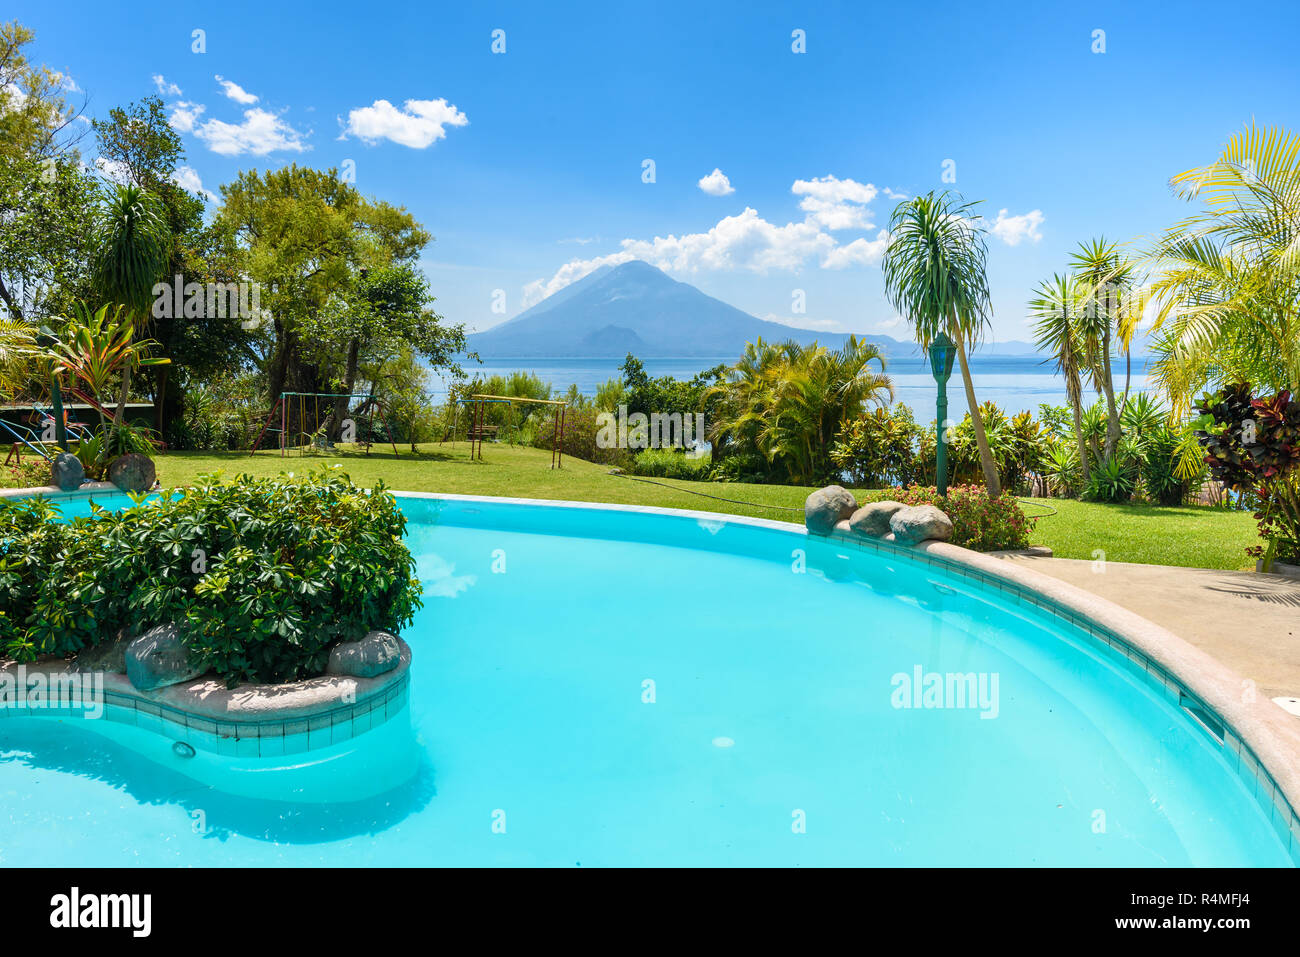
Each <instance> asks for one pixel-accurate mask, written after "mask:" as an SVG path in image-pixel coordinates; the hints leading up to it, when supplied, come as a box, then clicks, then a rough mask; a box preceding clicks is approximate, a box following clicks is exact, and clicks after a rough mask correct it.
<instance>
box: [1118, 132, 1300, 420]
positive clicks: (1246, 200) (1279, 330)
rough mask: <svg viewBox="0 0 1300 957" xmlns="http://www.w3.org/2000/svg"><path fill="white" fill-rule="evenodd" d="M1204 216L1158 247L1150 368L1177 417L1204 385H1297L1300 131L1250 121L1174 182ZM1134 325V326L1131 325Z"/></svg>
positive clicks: (1268, 388)
mask: <svg viewBox="0 0 1300 957" xmlns="http://www.w3.org/2000/svg"><path fill="white" fill-rule="evenodd" d="M1170 185H1171V186H1172V187H1173V189H1174V191H1175V194H1176V195H1177V196H1179V197H1180V198H1181V199H1184V200H1187V201H1188V202H1191V201H1194V200H1199V201H1200V202H1201V204H1202V208H1201V210H1200V211H1198V212H1196V213H1194V214H1192V215H1191V216H1189V217H1187V218H1186V219H1184V220H1182V221H1181V222H1179V223H1177V224H1176V225H1175V226H1173V227H1172V228H1171V229H1169V230H1168V231H1166V233H1165V234H1164V235H1163V236H1162V237H1161V238H1160V239H1159V240H1158V241H1157V242H1156V243H1155V244H1154V246H1153V247H1152V249H1151V250H1150V252H1149V258H1148V264H1149V266H1150V268H1151V270H1152V273H1153V279H1152V281H1151V283H1150V285H1149V287H1148V292H1149V293H1150V295H1151V296H1152V297H1153V298H1154V299H1155V302H1156V306H1157V309H1156V318H1155V323H1154V329H1155V330H1156V331H1157V332H1158V336H1157V338H1156V342H1155V350H1156V361H1155V362H1154V363H1153V365H1152V369H1151V373H1152V375H1153V377H1154V378H1155V379H1156V381H1158V382H1159V383H1160V385H1161V387H1162V388H1163V389H1164V391H1165V392H1166V393H1167V394H1168V396H1169V398H1170V401H1171V403H1172V405H1173V412H1174V414H1175V415H1185V414H1186V413H1187V411H1188V409H1189V408H1190V407H1191V404H1192V401H1193V398H1194V397H1195V396H1196V395H1197V394H1198V393H1199V392H1200V391H1201V390H1202V389H1205V388H1206V387H1207V386H1216V387H1219V386H1226V385H1229V384H1232V383H1236V382H1250V383H1253V384H1254V385H1255V386H1256V389H1257V391H1259V392H1264V393H1267V392H1277V391H1280V390H1283V389H1294V388H1295V387H1296V386H1297V385H1300V135H1297V134H1294V133H1289V132H1287V131H1286V130H1283V129H1281V128H1277V127H1272V128H1268V129H1261V128H1259V127H1257V126H1255V125H1254V124H1252V125H1250V126H1249V127H1247V128H1246V129H1245V131H1244V132H1241V133H1237V134H1236V135H1235V136H1233V137H1232V139H1230V140H1229V141H1228V143H1227V145H1226V146H1225V147H1224V148H1223V151H1222V152H1221V153H1220V155H1219V156H1218V157H1217V158H1216V159H1215V160H1214V162H1212V163H1210V164H1209V165H1208V166H1202V167H1198V168H1196V169H1190V170H1187V171H1186V172H1183V173H1179V174H1178V175H1177V176H1175V177H1173V179H1172V180H1170ZM1131 321H1132V322H1134V323H1135V322H1136V320H1135V319H1133V320H1131Z"/></svg>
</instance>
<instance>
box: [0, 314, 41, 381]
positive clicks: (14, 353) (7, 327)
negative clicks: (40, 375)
mask: <svg viewBox="0 0 1300 957" xmlns="http://www.w3.org/2000/svg"><path fill="white" fill-rule="evenodd" d="M36 354H37V350H36V334H35V330H34V329H33V328H32V326H30V325H28V324H27V323H25V322H22V321H21V320H14V319H10V318H9V317H8V316H6V315H3V314H0V394H6V395H12V394H14V393H17V392H19V391H21V390H22V388H23V387H24V386H25V385H26V384H27V380H28V379H29V378H30V377H31V374H32V372H33V370H32V368H31V362H32V360H33V359H34V358H35V357H36Z"/></svg>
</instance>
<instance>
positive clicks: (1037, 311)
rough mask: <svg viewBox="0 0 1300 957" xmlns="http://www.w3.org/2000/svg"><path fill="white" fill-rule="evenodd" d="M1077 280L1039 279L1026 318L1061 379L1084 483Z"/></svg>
mask: <svg viewBox="0 0 1300 957" xmlns="http://www.w3.org/2000/svg"><path fill="white" fill-rule="evenodd" d="M1076 303H1077V284H1076V282H1075V280H1074V278H1073V277H1071V276H1062V275H1061V274H1060V273H1057V274H1056V275H1054V276H1053V277H1052V278H1051V280H1049V281H1048V282H1043V283H1039V286H1038V289H1037V290H1036V293H1035V295H1034V298H1033V299H1031V300H1030V301H1029V318H1030V319H1032V320H1034V344H1035V345H1037V346H1038V348H1040V349H1042V350H1044V351H1045V352H1047V353H1048V354H1049V355H1051V356H1052V357H1053V358H1055V359H1056V368H1057V371H1058V372H1060V373H1061V378H1063V379H1064V380H1065V395H1066V398H1067V399H1068V400H1069V402H1070V411H1071V412H1073V413H1074V444H1075V447H1076V449H1077V450H1078V454H1079V465H1080V467H1081V469H1082V471H1083V484H1084V485H1085V486H1086V485H1087V484H1088V471H1089V470H1088V450H1087V446H1086V445H1085V443H1084V439H1083V375H1082V373H1083V371H1084V370H1085V369H1087V367H1088V361H1087V357H1086V356H1085V355H1084V346H1083V342H1082V340H1081V336H1080V334H1079V329H1078V323H1077V309H1076Z"/></svg>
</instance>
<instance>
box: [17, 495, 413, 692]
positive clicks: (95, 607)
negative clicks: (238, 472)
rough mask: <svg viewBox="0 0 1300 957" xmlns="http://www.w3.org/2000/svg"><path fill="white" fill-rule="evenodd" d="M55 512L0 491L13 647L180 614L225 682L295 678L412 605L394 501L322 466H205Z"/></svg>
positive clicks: (64, 643)
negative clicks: (264, 473)
mask: <svg viewBox="0 0 1300 957" xmlns="http://www.w3.org/2000/svg"><path fill="white" fill-rule="evenodd" d="M57 517H58V516H57V512H56V510H55V509H53V508H52V506H51V505H50V504H49V503H48V502H47V501H44V500H42V499H39V498H37V499H34V500H31V499H29V500H19V501H17V502H4V501H0V543H2V544H0V616H3V617H4V618H5V619H6V621H7V622H8V623H9V624H8V625H7V626H4V627H6V628H7V630H8V639H9V640H8V644H7V646H6V647H5V649H4V652H5V653H6V654H8V655H9V656H12V657H16V658H19V659H20V660H32V658H34V657H35V656H37V655H41V654H51V655H60V656H66V655H70V654H75V653H76V652H78V651H80V650H82V649H84V648H87V647H94V646H95V645H98V644H100V643H102V642H105V641H109V640H111V639H113V638H115V637H116V636H117V635H118V634H119V632H120V631H121V630H122V629H124V628H125V629H130V630H132V631H134V630H140V629H146V628H149V627H152V626H154V625H160V624H167V623H175V624H177V625H178V626H180V631H181V635H182V640H183V642H184V643H185V645H186V648H187V649H188V651H189V653H190V656H191V658H192V660H194V661H195V663H196V664H198V665H199V666H200V667H202V668H205V669H210V670H211V671H213V672H215V673H216V674H217V675H218V676H219V677H221V678H223V679H224V680H225V681H226V683H227V684H229V685H231V686H233V685H235V684H237V683H239V682H242V681H256V682H266V681H270V682H282V681H290V680H294V679H298V678H302V677H307V676H310V675H316V674H320V673H322V672H323V671H324V670H325V664H326V661H327V659H328V656H329V650H330V648H331V647H332V646H333V645H335V644H336V643H338V642H340V641H353V640H356V639H358V638H360V637H362V636H363V635H365V634H366V633H367V632H368V631H371V630H374V629H382V630H385V631H397V630H399V629H400V628H401V627H402V626H403V625H405V624H407V623H409V622H410V620H411V618H412V616H413V614H414V613H415V611H416V610H417V609H418V608H419V607H420V585H419V582H418V581H417V580H416V578H415V575H414V573H415V561H414V559H413V558H412V557H411V553H410V551H409V550H408V549H407V547H406V545H405V544H404V542H403V541H402V539H403V536H404V534H405V527H406V519H405V517H404V516H403V515H402V511H401V509H400V508H399V507H398V505H397V501H396V499H394V498H393V496H392V495H391V494H389V493H388V491H387V490H386V489H385V488H384V487H383V484H382V483H380V484H378V485H377V486H375V488H373V489H361V488H357V487H356V486H354V485H353V484H352V483H351V482H350V481H349V480H348V479H347V476H345V475H343V474H341V473H340V472H338V471H336V470H333V469H323V470H320V471H319V472H316V473H312V474H311V475H309V476H306V477H301V478H298V479H290V478H286V477H283V476H281V477H277V478H253V477H252V476H248V475H244V476H240V477H239V479H238V480H237V481H235V482H233V483H231V484H224V483H222V482H221V481H220V480H219V479H217V478H215V477H213V476H202V477H200V478H199V479H198V481H197V482H196V483H195V485H194V486H193V487H191V488H189V489H187V490H185V491H184V492H180V493H176V492H172V493H167V494H165V495H163V496H162V497H160V498H158V499H155V500H152V501H141V502H140V503H139V504H136V505H134V506H133V507H129V508H126V509H123V510H121V511H120V512H116V513H110V512H107V511H105V510H103V509H96V512H95V516H94V517H93V518H88V519H87V518H81V519H74V520H73V521H71V522H62V521H58V520H57ZM195 543H201V544H202V547H203V550H204V551H205V552H206V556H207V560H206V563H205V565H204V566H199V565H196V563H195V560H194V552H193V550H194V547H195Z"/></svg>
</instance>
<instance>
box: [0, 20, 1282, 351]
mask: <svg viewBox="0 0 1300 957" xmlns="http://www.w3.org/2000/svg"><path fill="white" fill-rule="evenodd" d="M197 6H198V5H195V4H178V3H158V4H152V3H132V4H130V5H129V7H128V8H127V9H129V10H130V14H129V15H127V14H123V13H119V12H117V10H116V9H114V5H108V4H103V3H93V4H91V3H79V2H62V3H58V4H53V3H49V2H39V3H33V2H26V0H20V2H18V3H17V4H13V3H11V4H10V10H11V12H10V13H8V14H7V16H8V17H16V18H17V19H18V20H20V21H21V22H23V23H24V24H25V25H27V26H29V27H31V28H32V29H34V30H35V31H36V35H37V40H36V46H35V51H34V54H35V58H36V59H38V60H40V61H42V62H44V63H46V64H47V65H49V66H51V67H54V68H56V69H60V70H64V71H66V72H67V73H68V74H69V75H70V76H71V78H72V80H73V81H74V82H75V83H76V85H77V87H78V88H79V89H81V90H84V91H85V92H86V93H88V94H89V95H90V97H91V100H90V108H89V111H90V113H91V114H92V115H103V114H104V113H106V112H107V110H108V109H109V108H111V107H113V106H115V105H119V104H122V103H125V102H128V101H130V100H133V99H138V98H140V97H142V96H144V95H146V94H149V93H154V92H158V91H160V90H161V91H162V92H163V95H164V99H165V101H166V102H167V103H168V104H169V107H170V109H171V111H172V115H173V116H174V117H175V120H174V122H175V124H176V125H177V126H178V128H180V129H182V130H183V136H184V141H185V145H186V150H187V157H186V165H187V167H188V169H189V170H190V171H192V172H190V173H188V174H187V175H189V176H191V180H190V182H191V183H193V182H201V183H202V186H203V188H204V189H206V190H211V191H214V192H215V191H217V190H218V187H219V186H220V184H221V183H223V182H228V181H229V180H230V179H232V178H233V177H234V175H235V174H236V173H237V172H238V171H239V170H242V169H249V168H267V167H278V166H282V165H286V164H288V163H291V162H298V163H302V164H308V165H313V166H319V167H331V166H334V167H343V166H344V164H346V163H347V162H348V161H351V163H352V164H354V168H355V177H356V180H355V182H356V185H357V187H358V188H359V189H361V190H362V191H363V192H364V193H366V194H369V195H373V196H376V197H379V198H381V199H385V200H388V201H389V202H393V203H396V204H400V205H404V206H406V207H407V208H408V209H409V210H410V211H411V212H413V213H414V214H415V215H416V216H417V218H418V219H420V221H421V222H423V223H424V224H425V225H426V226H427V227H428V228H429V229H430V231H431V232H432V233H433V234H434V236H435V237H436V242H434V243H433V244H431V245H430V247H429V249H428V250H427V253H426V255H425V257H424V261H423V267H424V269H425V271H426V273H427V274H428V276H429V278H430V280H431V282H432V284H433V287H434V290H435V293H436V295H437V296H438V310H439V311H440V312H441V313H442V314H443V315H445V316H446V317H447V318H448V319H450V320H453V321H457V322H464V323H466V325H467V326H468V327H469V328H470V329H472V330H482V329H485V328H488V327H490V326H491V325H493V324H495V323H497V322H500V321H503V320H505V319H508V318H510V317H512V316H514V315H517V314H518V313H519V312H520V311H521V310H522V309H523V308H524V307H525V306H526V305H527V304H529V303H530V302H532V301H535V300H536V299H537V298H538V297H539V296H541V295H543V294H544V293H545V292H546V291H547V290H553V289H555V288H559V287H560V286H561V285H562V284H563V283H564V282H565V281H567V280H569V279H571V278H574V277H577V276H580V275H582V274H583V272H584V271H586V270H589V269H591V268H594V267H595V266H596V265H599V264H600V263H602V262H608V261H617V259H618V257H620V256H621V257H630V256H637V257H639V258H646V259H648V260H649V261H651V262H654V263H655V264H656V265H659V266H661V267H663V268H666V269H667V270H668V271H669V272H670V274H671V275H673V276H674V277H675V278H678V279H682V280H685V281H687V282H691V283H693V284H695V285H696V286H698V287H699V288H701V289H703V290H704V291H705V292H707V293H709V294H711V295H714V296H717V297H719V298H721V299H724V300H726V301H728V302H730V303H732V304H734V305H736V306H739V307H740V308H742V309H745V310H746V311H748V312H751V313H753V314H755V315H757V316H760V317H763V318H770V319H775V320H778V321H784V322H788V323H791V324H795V325H801V326H806V327H810V328H825V329H829V330H836V331H855V332H870V333H884V334H890V335H894V336H896V337H899V338H906V336H907V331H906V327H905V326H904V325H902V324H901V323H900V322H899V320H898V317H897V316H895V314H894V313H893V310H892V309H891V308H890V307H889V305H888V303H886V301H885V300H884V297H883V295H882V292H881V282H880V269H879V249H880V247H881V245H882V241H883V237H882V234H881V230H882V228H883V227H884V226H885V225H886V224H887V222H888V217H889V212H890V210H891V209H892V207H893V205H894V203H895V201H896V200H895V199H894V198H893V197H894V196H898V195H914V194H916V193H918V192H925V191H927V190H930V189H937V188H944V187H945V186H951V187H952V188H956V189H958V190H960V191H961V192H962V193H963V194H964V195H965V196H966V197H967V198H968V199H981V200H983V201H984V202H983V204H982V206H981V209H982V211H983V212H984V213H985V215H986V216H987V217H988V219H989V221H990V224H991V225H992V224H997V230H996V233H995V234H994V235H993V236H991V237H990V282H991V286H992V289H993V295H994V306H995V313H994V320H993V328H994V336H993V338H995V339H997V340H1007V339H1024V338H1028V329H1027V327H1026V325H1025V323H1024V303H1025V301H1026V299H1027V297H1028V295H1029V293H1030V290H1031V289H1032V287H1033V285H1034V284H1035V283H1036V282H1038V281H1039V280H1040V279H1042V278H1044V277H1046V276H1049V275H1050V274H1051V273H1052V272H1053V271H1055V270H1059V269H1061V268H1062V267H1063V266H1064V264H1065V260H1066V257H1067V256H1068V254H1069V251H1070V250H1071V249H1072V248H1073V247H1074V246H1075V244H1076V243H1078V242H1079V241H1080V240H1084V239H1088V238H1090V237H1093V236H1097V235H1102V234H1104V235H1105V236H1107V237H1108V238H1114V239H1117V240H1135V241H1138V242H1140V241H1141V239H1142V237H1144V236H1147V235H1150V234H1151V233H1153V232H1154V231H1157V230H1159V229H1161V228H1162V227H1164V226H1166V225H1168V224H1169V223H1171V222H1173V221H1174V220H1175V219H1176V218H1178V217H1179V216H1180V215H1182V214H1183V213H1184V212H1185V210H1186V207H1185V206H1184V204H1182V203H1180V202H1179V201H1177V200H1176V199H1174V198H1173V197H1172V196H1171V195H1170V193H1169V190H1168V186H1167V181H1168V178H1169V177H1170V176H1171V175H1172V174H1174V173H1176V172H1179V171H1182V170H1184V169H1187V168H1189V167H1192V166H1196V165H1201V164H1203V163H1205V162H1209V161H1210V160H1211V159H1212V158H1213V157H1214V155H1215V154H1216V151H1217V150H1218V148H1219V147H1220V146H1221V144H1222V143H1223V142H1224V141H1225V140H1226V139H1227V138H1228V137H1229V136H1230V135H1231V134H1232V133H1233V132H1235V131H1236V130H1238V129H1239V128H1241V126H1242V125H1243V124H1244V123H1246V122H1248V121H1250V120H1251V119H1252V117H1253V118H1254V119H1256V120H1257V121H1258V122H1259V123H1261V124H1265V125H1273V124H1279V125H1283V126H1287V127H1290V128H1292V129H1294V128H1296V127H1297V126H1298V125H1300V115H1298V113H1300V98H1298V97H1297V93H1298V92H1300V61H1297V58H1296V57H1295V37H1296V35H1297V32H1298V28H1300V12H1297V11H1298V10H1300V7H1297V5H1296V4H1294V3H1287V4H1281V3H1279V4H1270V3H1260V4H1254V5H1252V7H1251V13H1250V15H1249V16H1231V15H1228V16H1225V15H1224V11H1223V8H1222V7H1221V5H1215V6H1211V5H1208V4H1205V5H1201V4H1187V3H1184V4H1177V5H1173V4H1142V5H1134V4H1128V3H1117V4H1107V3H1089V4H1086V5H1084V4H1068V5H1057V4H1044V3H1018V4H987V5H983V4H974V3H937V4H928V5H916V4H901V3H891V4H888V5H874V4H866V3H843V4H817V5H816V9H810V5H805V4H762V3H742V4H701V3H698V2H696V3H677V2H660V3H654V4H647V3H635V4H633V3H627V4H623V3H616V2H608V0H606V2H601V3H590V4H587V3H565V4H537V3H519V4H468V3H461V4H442V3H418V4H417V3H412V4H403V5H397V4H357V3H354V2H348V3H340V2H334V0H318V2H314V3H310V4H307V3H301V4H297V3H265V2H262V3H242V2H227V3H221V4H213V5H205V9H201V10H199V9H191V8H193V7H197ZM15 7H16V9H15ZM1261 25H1262V26H1261ZM196 30H201V31H203V34H202V38H203V44H204V47H205V52H202V53H198V52H194V50H193V46H194V45H195V40H194V31H196ZM496 30H501V31H504V44H505V52H503V53H494V52H493V49H492V47H493V31H496ZM796 30H799V31H803V36H804V45H805V52H802V53H796V52H794V50H793V49H792V47H793V45H794V44H795V42H796V40H795V38H794V37H793V36H792V34H793V33H794V31H796ZM1097 30H1103V31H1105V33H1104V43H1105V52H1093V48H1094V46H1095V45H1096V44H1097V39H1096V38H1095V37H1094V31H1097ZM498 46H499V44H498ZM218 77H220V80H219V79H218ZM159 78H161V79H159ZM252 97H256V99H255V100H254V99H252ZM84 146H85V152H86V154H87V159H89V158H90V157H93V155H94V152H95V150H94V146H93V143H92V142H91V141H90V140H89V139H88V140H87V141H86V142H85V144H84ZM645 160H653V161H654V174H655V175H654V182H652V183H647V182H645V181H644V161H645ZM945 161H951V165H949V166H947V167H945ZM945 168H947V169H949V170H951V171H952V172H953V173H954V174H955V183H951V184H949V183H945V182H944V181H943V174H944V171H945ZM714 170H720V171H721V175H722V176H725V178H726V180H725V183H724V181H723V180H722V179H720V178H719V177H713V178H712V179H708V177H710V175H711V174H712V173H713V171H714ZM701 180H704V183H703V185H702V184H701ZM705 187H709V188H711V189H712V192H709V191H706V188H705ZM728 190H730V191H728ZM1003 211H1005V212H1003ZM999 216H1001V221H1000V222H999ZM796 290H802V292H803V301H804V309H805V311H804V312H802V313H799V312H795V311H794V306H795V304H796V300H797V298H798V297H797V294H796ZM498 291H499V292H498ZM502 302H504V309H505V311H504V312H494V311H493V306H494V303H497V304H500V303H502ZM497 308H500V305H498V306H497Z"/></svg>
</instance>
